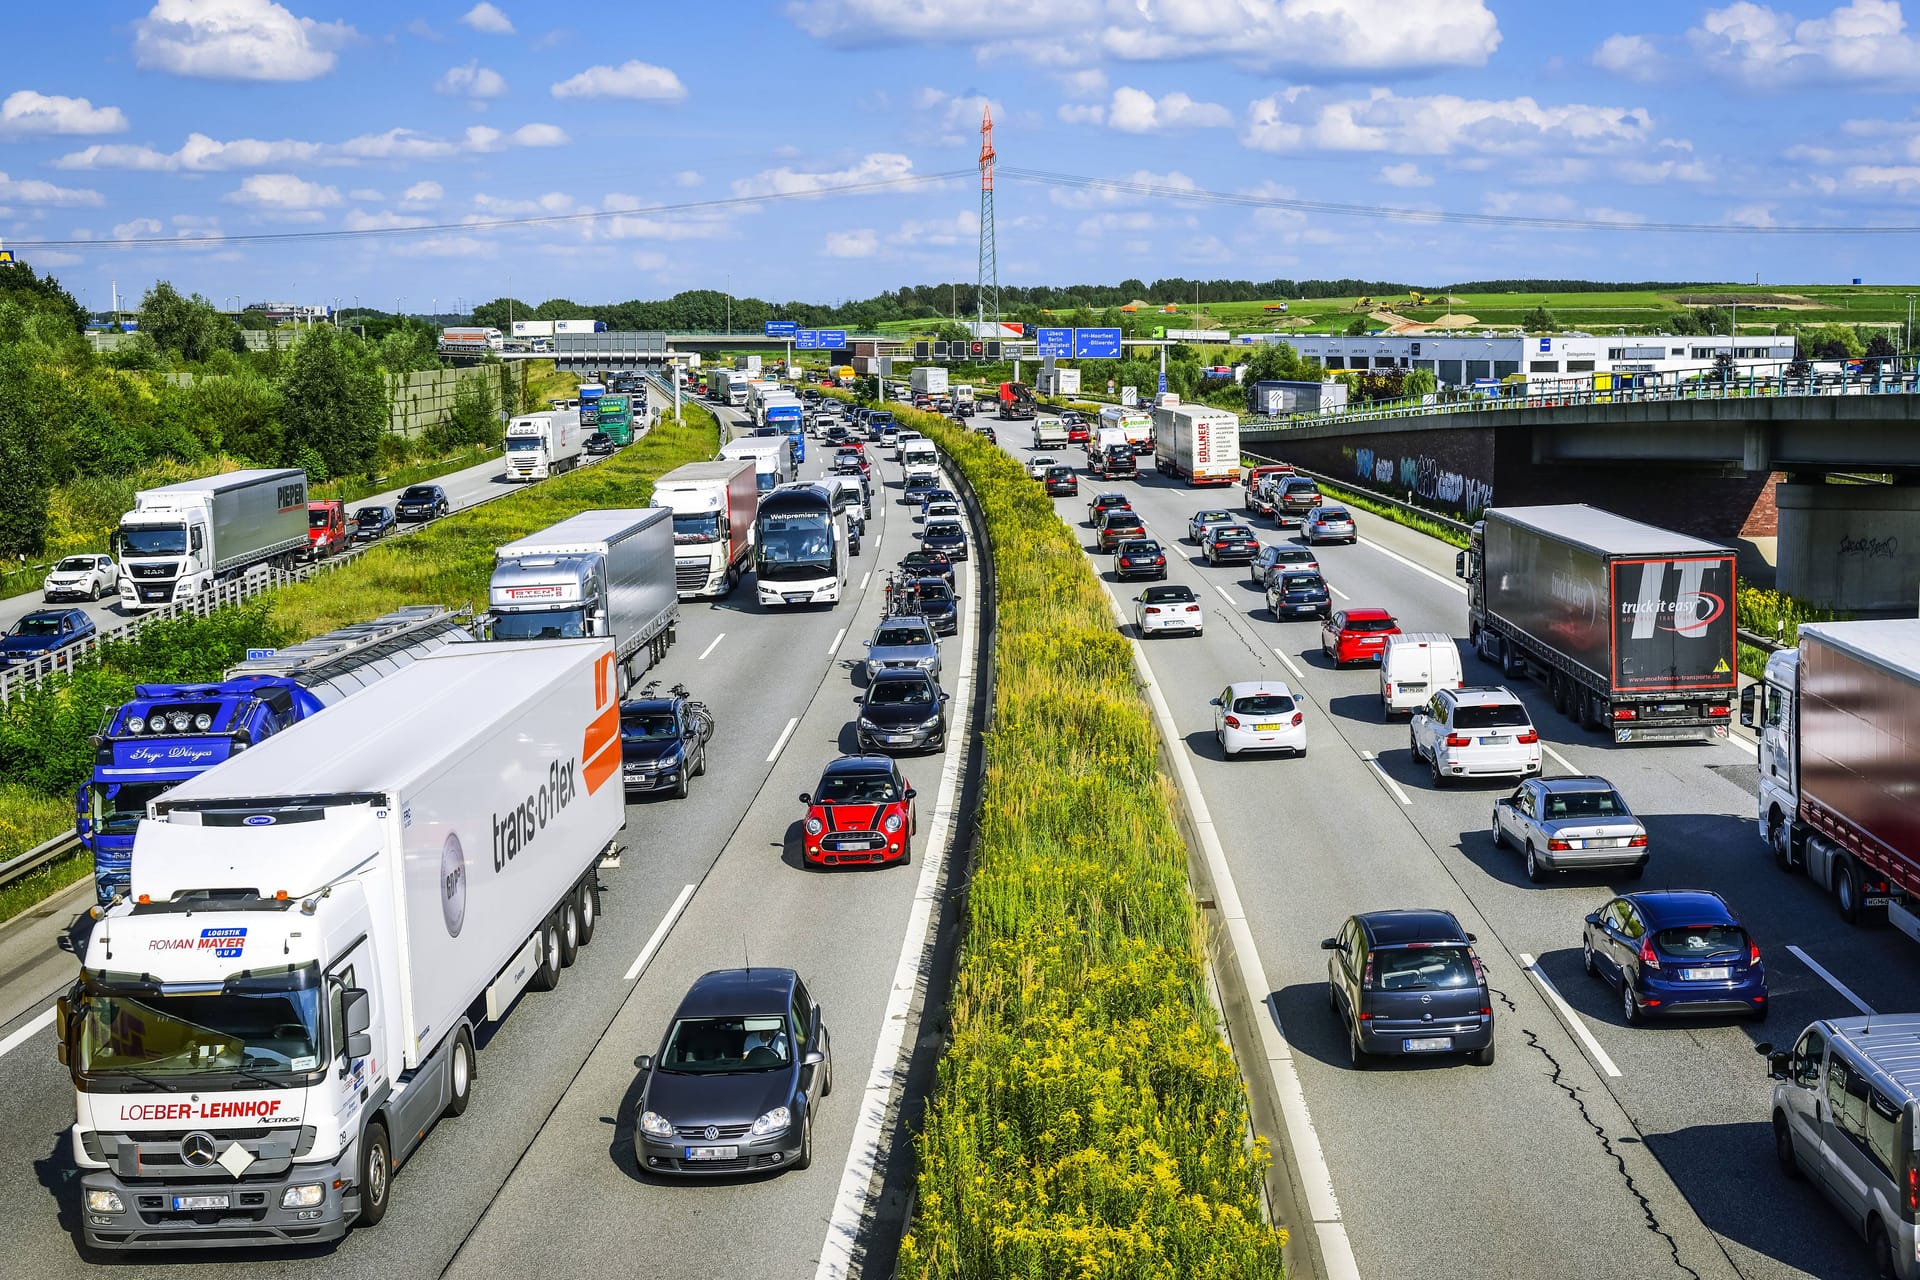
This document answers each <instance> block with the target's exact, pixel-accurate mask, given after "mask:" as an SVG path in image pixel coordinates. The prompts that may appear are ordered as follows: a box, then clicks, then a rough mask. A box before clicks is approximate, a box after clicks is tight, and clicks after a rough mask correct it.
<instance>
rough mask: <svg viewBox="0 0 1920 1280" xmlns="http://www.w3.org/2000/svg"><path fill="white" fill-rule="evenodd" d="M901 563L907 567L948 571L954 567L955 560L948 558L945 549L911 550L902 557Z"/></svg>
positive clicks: (935, 571) (903, 566)
mask: <svg viewBox="0 0 1920 1280" xmlns="http://www.w3.org/2000/svg"><path fill="white" fill-rule="evenodd" d="M900 565H901V567H902V568H906V569H928V570H931V571H933V572H934V573H946V572H947V571H949V570H950V569H952V568H953V561H951V560H949V559H947V554H946V552H944V551H909V552H908V553H907V554H906V555H905V556H902V557H901V559H900Z"/></svg>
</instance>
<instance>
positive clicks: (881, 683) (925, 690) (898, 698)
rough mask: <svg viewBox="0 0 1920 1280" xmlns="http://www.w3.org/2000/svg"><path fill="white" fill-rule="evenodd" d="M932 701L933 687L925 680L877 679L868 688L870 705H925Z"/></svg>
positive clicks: (868, 703) (868, 702)
mask: <svg viewBox="0 0 1920 1280" xmlns="http://www.w3.org/2000/svg"><path fill="white" fill-rule="evenodd" d="M932 701H933V689H932V687H931V686H930V685H928V683H927V682H926V681H925V680H876V681H874V682H873V686H872V687H871V688H870V689H868V690H867V705H868V706H883V707H924V706H927V705H929V704H930V703H932Z"/></svg>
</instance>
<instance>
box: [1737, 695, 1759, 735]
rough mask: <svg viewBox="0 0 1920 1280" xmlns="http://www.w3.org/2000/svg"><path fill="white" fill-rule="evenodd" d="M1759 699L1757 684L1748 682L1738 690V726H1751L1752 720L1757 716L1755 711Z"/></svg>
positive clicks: (1744, 727) (1745, 727)
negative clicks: (1748, 683)
mask: <svg viewBox="0 0 1920 1280" xmlns="http://www.w3.org/2000/svg"><path fill="white" fill-rule="evenodd" d="M1759 701H1760V686H1759V685H1757V684H1750V685H1748V686H1747V687H1746V688H1744V689H1742V690H1741V691H1740V727H1741V728H1743V729H1751V728H1753V722H1754V721H1755V720H1756V719H1757V718H1758V717H1757V716H1756V715H1755V712H1756V711H1757V710H1758V706H1759Z"/></svg>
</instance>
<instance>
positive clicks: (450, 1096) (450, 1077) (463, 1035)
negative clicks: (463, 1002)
mask: <svg viewBox="0 0 1920 1280" xmlns="http://www.w3.org/2000/svg"><path fill="white" fill-rule="evenodd" d="M472 1100H473V1033H472V1032H470V1031H468V1030H467V1029H466V1028H465V1027H462V1028H460V1030H459V1031H458V1032H457V1033H455V1035H454V1037H453V1052H452V1054H451V1055H450V1056H449V1057H448V1058H447V1110H446V1114H447V1115H450V1116H457V1115H461V1114H463V1113H464V1112H465V1111H466V1109H467V1103H469V1102H471V1101H472Z"/></svg>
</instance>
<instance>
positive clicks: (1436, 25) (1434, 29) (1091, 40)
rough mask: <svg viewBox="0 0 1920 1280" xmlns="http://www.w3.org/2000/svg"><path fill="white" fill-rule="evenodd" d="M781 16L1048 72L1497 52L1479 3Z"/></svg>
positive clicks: (837, 34)
mask: <svg viewBox="0 0 1920 1280" xmlns="http://www.w3.org/2000/svg"><path fill="white" fill-rule="evenodd" d="M788 12H789V14H790V15H791V16H792V17H793V19H794V21H795V22H796V23H798V24H799V26H800V28H801V30H803V31H805V32H807V33H808V34H809V35H812V36H815V37H817V38H819V39H823V40H828V41H831V42H833V43H835V44H840V45H847V46H856V47H858V46H877V45H898V44H927V45H935V46H948V45H953V44H962V45H972V46H974V47H975V48H976V49H991V50H993V51H995V52H996V53H997V52H1002V51H1004V52H1006V53H1009V54H1013V55H1016V56H1020V57H1023V58H1025V59H1026V60H1028V61H1030V62H1033V63H1036V64H1039V65H1042V66H1051V67H1058V68H1075V67H1087V66H1091V65H1094V64H1097V63H1098V62H1100V61H1101V60H1102V59H1103V58H1113V59H1119V60H1123V61H1163V60H1175V59H1191V58H1202V57H1219V58H1223V59H1226V60H1229V61H1232V62H1235V63H1240V64H1243V65H1248V66H1254V67H1277V66H1298V67H1307V68H1311V69H1312V70H1313V71H1314V72H1315V73H1317V74H1321V75H1325V74H1328V73H1339V72H1349V71H1386V70H1403V69H1409V68H1428V67H1459V66H1468V67H1478V66H1484V65H1485V64H1486V61H1487V59H1488V57H1490V56H1491V55H1492V53H1493V51H1494V50H1495V49H1497V48H1498V47H1499V45H1500V27H1499V23H1498V22H1497V21H1496V20H1495V18H1494V16H1493V14H1492V13H1491V12H1490V11H1489V10H1488V9H1487V6H1486V4H1485V2H1484V0H1238V2H1237V3H1232V4H1221V3H1206V2H1204V0H1201V2H1198V3H1191V2H1185V0H1175V2H1171V3H1158V4H1145V3H1127V4H1117V3H1108V2H1107V0H1001V2H1000V3H996V4H980V3H964V2H962V0H946V2H935V0H920V2H918V3H912V4H902V3H900V2H899V0H797V3H794V4H792V5H790V6H789V7H788Z"/></svg>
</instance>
